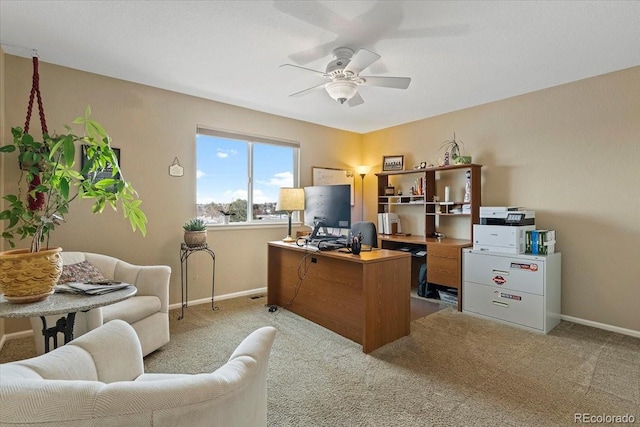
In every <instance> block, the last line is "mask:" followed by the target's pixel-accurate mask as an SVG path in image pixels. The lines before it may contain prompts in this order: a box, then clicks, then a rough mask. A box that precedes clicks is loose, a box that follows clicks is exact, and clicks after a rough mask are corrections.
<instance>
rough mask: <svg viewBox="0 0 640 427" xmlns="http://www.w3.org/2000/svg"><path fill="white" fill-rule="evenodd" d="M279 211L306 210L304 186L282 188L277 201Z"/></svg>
mask: <svg viewBox="0 0 640 427" xmlns="http://www.w3.org/2000/svg"><path fill="white" fill-rule="evenodd" d="M276 210H277V211H287V212H292V211H302V210H304V189H303V188H281V189H280V193H279V194H278V202H277V203H276Z"/></svg>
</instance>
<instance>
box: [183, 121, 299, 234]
mask: <svg viewBox="0 0 640 427" xmlns="http://www.w3.org/2000/svg"><path fill="white" fill-rule="evenodd" d="M198 135H205V136H209V137H213V138H224V139H232V140H237V141H238V142H241V143H246V144H247V146H248V154H247V170H248V176H247V178H248V179H247V220H246V221H244V222H230V223H228V224H218V223H209V224H207V227H227V226H231V227H238V226H245V227H247V226H251V227H255V226H260V225H264V226H273V225H280V224H282V223H287V221H288V219H287V218H286V217H285V218H279V219H267V220H264V219H262V220H256V219H254V218H253V193H254V175H255V174H254V164H255V159H254V146H255V144H261V145H275V146H280V147H289V148H292V149H293V159H292V166H293V171H292V173H293V187H296V188H297V187H299V186H300V142H299V141H293V140H288V139H283V138H275V137H266V136H261V135H252V134H249V133H242V132H233V131H228V130H222V129H216V128H212V127H207V126H201V125H198V126H197V127H196V150H195V151H196V165H197V162H198V149H197V137H198ZM197 193H198V182H197V180H196V200H195V208H196V211H197V205H198V198H197ZM276 202H277V200H276ZM292 220H293V221H294V222H296V223H299V222H300V213H299V212H294V213H293V215H292Z"/></svg>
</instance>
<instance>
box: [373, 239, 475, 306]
mask: <svg viewBox="0 0 640 427" xmlns="http://www.w3.org/2000/svg"><path fill="white" fill-rule="evenodd" d="M378 240H379V246H380V247H381V248H383V249H391V250H398V249H400V248H401V247H405V246H409V247H421V248H422V247H424V248H425V250H426V251H427V258H426V262H427V282H429V283H435V284H436V285H442V286H447V287H450V288H455V289H457V290H458V311H462V298H463V296H462V249H464V248H468V247H470V246H472V243H471V241H470V240H464V239H447V238H445V239H441V240H438V239H436V238H433V237H424V236H389V235H379V236H378ZM423 262H425V259H424V258H422V257H420V258H417V257H413V260H412V265H411V283H413V284H416V283H418V273H419V271H420V264H422V263H423Z"/></svg>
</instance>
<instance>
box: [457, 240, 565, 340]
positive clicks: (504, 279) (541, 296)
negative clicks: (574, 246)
mask: <svg viewBox="0 0 640 427" xmlns="http://www.w3.org/2000/svg"><path fill="white" fill-rule="evenodd" d="M560 261H561V254H560V253H558V252H556V253H553V254H550V255H546V256H544V255H527V254H519V255H515V254H507V253H500V252H486V251H478V250H473V249H463V252H462V296H463V298H462V311H463V312H467V313H471V314H475V315H479V316H482V317H486V318H490V319H494V320H498V321H501V322H505V323H508V324H512V325H515V326H519V327H523V328H526V329H529V330H532V331H538V332H544V333H545V334H546V333H548V332H549V331H550V330H551V329H553V328H554V327H555V326H556V325H557V324H558V323H560Z"/></svg>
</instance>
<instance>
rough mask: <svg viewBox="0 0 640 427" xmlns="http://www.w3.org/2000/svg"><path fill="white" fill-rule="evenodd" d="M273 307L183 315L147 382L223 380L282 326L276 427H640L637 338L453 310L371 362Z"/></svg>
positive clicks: (153, 360) (151, 360)
mask: <svg viewBox="0 0 640 427" xmlns="http://www.w3.org/2000/svg"><path fill="white" fill-rule="evenodd" d="M265 302H266V299H265V298H264V297H263V298H258V299H249V298H238V299H233V300H225V301H221V302H219V303H217V305H218V306H219V307H220V309H219V310H217V311H212V310H211V306H210V305H208V304H203V305H198V306H193V307H189V308H187V309H186V311H185V318H184V319H183V320H176V317H177V315H178V314H179V310H174V311H172V312H171V342H170V343H169V344H167V345H165V346H164V347H163V348H161V349H160V350H158V351H156V352H155V353H153V354H151V355H149V356H148V357H147V358H146V359H145V369H146V371H147V372H180V373H199V372H209V371H213V370H215V369H216V368H217V367H219V366H220V365H222V364H224V363H225V361H226V360H227V358H228V357H229V356H230V355H231V352H232V351H233V350H234V349H235V347H236V346H237V345H238V344H239V343H240V341H241V340H242V339H243V338H244V337H245V336H247V335H248V334H249V333H250V332H251V331H253V330H255V329H257V328H258V327H260V326H263V325H272V326H274V327H275V328H276V329H277V330H278V333H277V336H276V340H275V343H274V345H273V349H272V352H271V357H270V362H269V377H268V393H269V397H268V420H269V425H270V426H383V425H385V426H564V425H566V426H569V425H575V424H576V423H575V414H590V415H593V416H610V417H614V416H624V415H628V416H632V417H634V418H635V420H636V423H637V422H640V339H637V338H633V337H629V336H624V335H620V334H615V333H612V332H607V331H603V330H599V329H595V328H590V327H586V326H582V325H577V324H573V323H570V322H564V321H563V322H561V323H560V325H559V326H558V327H556V328H555V329H554V330H553V331H552V332H551V333H550V334H548V335H542V334H537V333H533V332H528V331H524V330H521V329H518V328H514V327H510V326H506V325H502V324H499V323H496V322H491V321H487V320H483V319H478V318H476V317H472V316H470V315H467V314H464V313H459V312H457V311H454V310H453V309H445V310H442V311H439V312H437V313H435V314H432V315H429V316H427V317H424V318H421V319H418V320H415V321H414V322H412V323H411V335H410V336H408V337H405V338H402V339H400V340H397V341H395V342H393V343H391V344H388V345H386V346H384V347H381V348H379V349H377V350H375V351H374V352H372V353H370V354H368V355H366V354H364V353H362V347H361V346H360V345H358V344H356V343H354V342H352V341H350V340H348V339H346V338H343V337H341V336H339V335H337V334H335V333H333V332H331V331H329V330H327V329H325V328H323V327H321V326H318V325H316V324H314V323H312V322H310V321H307V320H306V319H304V318H301V317H299V316H297V315H295V314H293V313H291V312H289V311H287V310H283V309H279V310H278V311H276V312H275V313H269V312H268V311H267V309H266V308H265V306H264V304H265ZM24 340H25V339H21V340H13V341H9V342H8V343H7V345H5V347H6V348H5V349H3V351H2V352H1V353H0V361H2V359H6V355H7V354H9V353H12V354H13V357H17V356H16V354H15V352H16V351H18V352H19V350H17V349H19V348H21V346H22V348H23V350H24V348H27V349H28V348H29V345H25V344H24V343H22V344H20V341H24ZM29 341H32V340H29ZM31 346H33V345H32V343H31ZM10 347H11V348H10ZM27 352H28V351H27ZM23 356H24V354H23ZM30 356H31V354H28V355H27V356H25V357H30ZM19 358H23V357H19ZM583 417H584V415H583Z"/></svg>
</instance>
